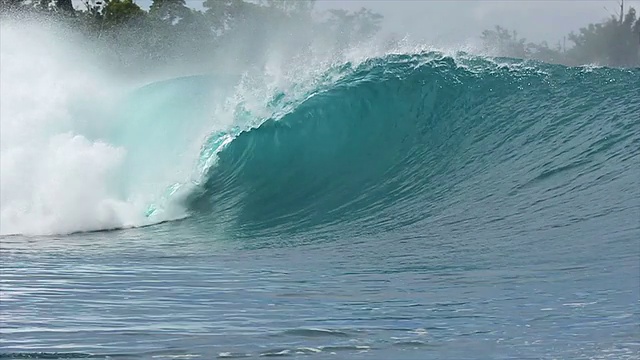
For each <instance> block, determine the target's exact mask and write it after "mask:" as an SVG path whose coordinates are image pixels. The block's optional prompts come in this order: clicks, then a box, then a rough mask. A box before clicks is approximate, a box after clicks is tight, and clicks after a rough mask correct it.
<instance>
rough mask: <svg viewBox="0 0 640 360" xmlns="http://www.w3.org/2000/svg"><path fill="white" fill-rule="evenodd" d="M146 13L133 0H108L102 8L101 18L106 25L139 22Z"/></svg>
mask: <svg viewBox="0 0 640 360" xmlns="http://www.w3.org/2000/svg"><path fill="white" fill-rule="evenodd" d="M145 16H146V13H145V12H144V11H143V10H142V9H141V8H140V7H139V6H138V5H136V4H135V3H134V2H133V0H108V1H107V3H106V5H105V7H104V9H103V10H102V19H103V22H104V24H105V25H107V26H118V25H122V24H131V23H132V22H136V23H140V22H141V21H142V20H143V19H144V17H145Z"/></svg>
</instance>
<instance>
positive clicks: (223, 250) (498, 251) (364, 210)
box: [0, 53, 640, 359]
mask: <svg viewBox="0 0 640 360" xmlns="http://www.w3.org/2000/svg"><path fill="white" fill-rule="evenodd" d="M502 62H503V63H502V64H501V63H500V62H498V61H491V60H487V59H482V58H476V57H461V58H455V59H454V58H451V57H448V56H444V55H441V54H437V53H421V54H404V55H393V56H386V57H381V58H372V59H369V60H367V61H364V62H362V63H358V64H344V65H341V66H338V67H334V68H331V69H329V70H328V71H327V72H326V73H325V74H323V75H322V76H320V77H319V78H318V79H316V80H317V81H316V82H315V83H313V84H312V85H313V86H307V87H306V88H304V89H303V91H302V90H300V91H297V92H296V93H295V96H293V95H291V94H287V93H286V92H283V93H277V94H275V95H274V96H273V98H272V99H271V100H270V102H269V103H268V105H267V106H266V107H265V111H264V112H260V111H258V112H257V113H256V110H255V109H253V111H250V110H247V109H242V111H236V112H235V117H236V119H235V120H236V121H234V123H233V125H232V126H231V125H229V126H226V127H221V128H218V129H215V131H212V132H210V133H208V135H207V136H205V137H204V141H203V142H200V143H198V144H197V145H198V147H199V149H198V154H199V156H198V159H197V161H196V162H195V166H194V169H195V170H193V171H191V172H189V175H188V176H186V177H184V178H185V179H187V180H184V181H178V182H176V183H175V184H164V185H163V186H164V187H165V188H167V189H168V190H166V192H165V193H164V195H163V197H161V198H158V199H156V201H154V202H152V203H147V204H146V205H145V207H143V208H140V209H141V210H140V211H141V212H144V214H145V215H146V219H150V220H149V221H146V220H145V221H143V222H140V223H138V225H144V224H147V223H149V222H151V223H152V222H153V221H152V220H153V219H155V217H156V216H158V214H163V211H165V210H166V209H167V208H168V206H169V205H168V204H173V206H175V205H176V204H178V205H180V207H181V208H183V209H184V211H185V212H184V214H185V215H186V216H187V217H186V218H184V219H182V220H177V221H169V222H164V223H160V224H156V225H151V226H147V227H140V228H133V229H128V230H118V231H103V232H91V233H76V234H71V235H64V236H59V235H37V236H33V235H31V236H23V235H6V236H4V237H3V238H2V273H1V278H0V279H1V280H0V281H1V282H0V285H1V287H0V289H1V300H2V301H1V303H0V316H1V317H0V320H1V323H2V326H1V328H0V334H1V337H0V350H1V351H0V352H1V353H2V354H1V355H0V357H4V358H25V357H35V358H75V357H97V358H106V357H109V358H164V357H166V358H184V357H189V358H203V359H209V358H216V357H222V358H223V357H260V356H269V355H271V356H290V357H301V358H307V357H308V358H310V359H324V358H331V359H334V358H349V359H360V358H362V359H442V358H451V359H479V358H496V359H553V358H558V359H608V358H610V359H637V358H639V351H640V341H639V340H638V339H640V327H639V326H638V324H639V323H640V321H639V320H640V311H639V307H638V306H639V305H640V297H639V292H640V285H639V284H640V188H639V185H640V157H639V155H640V150H639V146H640V71H639V70H637V69H636V70H620V69H608V68H566V67H562V66H553V65H544V64H537V63H518V62H513V61H508V60H504V61H502ZM507 63H508V64H507ZM219 81H221V80H219V79H216V78H211V77H206V76H205V77H193V78H186V79H185V78H183V79H176V80H172V81H168V82H163V83H158V84H154V85H152V86H149V87H146V88H144V89H141V90H140V91H139V92H137V93H136V94H135V95H134V101H133V102H132V104H133V109H137V112H136V111H134V110H131V108H128V107H126V106H125V107H124V110H123V109H120V111H121V115H122V117H121V119H123V120H124V121H123V122H118V121H115V120H114V124H118V126H121V128H117V129H119V130H118V131H115V132H114V131H104V132H102V133H96V132H95V129H93V130H94V132H93V133H91V134H90V135H86V136H87V137H88V138H91V137H92V136H93V137H95V138H100V139H103V140H104V141H106V142H107V143H109V144H113V145H114V146H122V147H124V148H126V149H128V150H129V153H128V155H127V156H126V160H125V162H124V164H125V165H124V166H123V169H125V170H122V169H121V171H125V172H124V174H126V175H127V176H129V177H125V178H123V179H126V180H127V181H124V180H122V181H119V182H118V181H116V183H118V184H120V185H122V187H120V188H119V191H120V192H119V193H123V194H126V193H127V191H131V189H133V188H135V187H134V186H131V181H130V179H137V180H139V181H142V182H143V183H145V182H144V181H147V179H148V178H150V177H154V178H155V177H157V174H159V173H161V170H162V169H163V168H164V167H163V164H164V162H165V161H167V162H169V161H179V160H181V159H182V158H181V157H180V156H178V155H175V154H173V153H172V152H170V151H168V150H166V149H174V148H177V147H179V146H181V145H184V144H186V143H192V142H193V141H194V140H193V138H190V136H191V135H193V134H200V131H201V129H202V126H201V124H203V123H204V124H206V122H207V116H206V114H207V111H209V110H210V109H207V108H206V106H203V104H204V103H206V99H205V98H204V97H203V98H200V97H199V96H200V95H202V94H206V95H207V96H213V95H211V94H213V93H215V92H216V91H219V90H220V86H221V85H219ZM225 81H231V82H233V80H232V79H226V80H225ZM189 91H191V92H189ZM176 94H182V96H174V95H176ZM158 97H160V99H165V97H166V98H170V99H172V101H171V102H167V101H164V100H160V101H159V100H158ZM150 99H153V100H150ZM207 99H211V97H209V98H207ZM145 104H150V105H153V106H146V105H145ZM162 114H164V115H162ZM167 114H168V115H167ZM265 114H266V115H265ZM162 116H170V117H173V118H175V117H179V118H180V119H181V121H180V122H173V123H164V122H158V120H157V119H158V118H159V117H162ZM132 119H133V120H132ZM193 124H198V125H197V126H194V125H193ZM114 128H116V127H114ZM123 128H126V129H125V130H123ZM163 129H164V130H163ZM167 129H168V130H167ZM145 130H148V131H147V132H146V134H147V135H149V134H152V135H153V136H149V137H146V138H144V139H143V138H142V137H141V138H140V139H139V142H141V143H143V144H144V145H140V146H138V147H136V146H134V143H135V144H137V143H138V141H136V134H137V135H138V136H140V134H144V133H145ZM174 137H175V138H176V139H177V140H173V139H174ZM148 139H152V140H148ZM153 139H155V140H153ZM140 149H147V150H146V151H148V152H152V153H155V152H156V151H157V152H160V153H161V154H162V155H163V156H158V157H155V158H154V159H153V161H150V160H149V157H148V155H149V154H148V153H145V152H144V151H142V150H140ZM142 164H144V167H145V169H147V171H144V172H143V171H139V169H141V168H142ZM188 167H192V166H191V165H189V166H188ZM127 169H128V170H127ZM149 169H151V170H149ZM127 171H128V172H127ZM118 174H120V173H118ZM145 184H146V183H145ZM171 185H172V186H171ZM4 211H5V208H4V204H3V212H4ZM100 214H102V213H100ZM23 215H24V216H25V217H27V218H28V216H27V215H28V214H27V215H25V214H24V213H23ZM4 216H5V214H4V213H3V224H2V225H3V227H5V229H6V228H7V226H8V225H7V219H15V218H16V215H15V213H14V216H13V217H6V218H5V217H4ZM109 219H111V218H109ZM19 220H21V221H15V222H14V223H11V225H13V228H14V229H18V230H17V231H5V230H4V229H3V233H9V232H17V233H20V232H22V233H28V232H29V231H28V230H29V229H28V226H27V225H28V224H29V222H28V221H25V219H24V218H20V219H19ZM97 223H98V224H107V225H104V226H102V227H101V226H97V227H93V228H91V227H89V228H86V227H83V226H78V227H77V228H73V226H72V227H71V228H69V227H68V226H67V225H68V224H67V225H65V226H67V228H66V229H67V230H69V231H67V232H73V231H75V230H99V229H101V228H108V227H110V226H112V225H113V224H114V222H112V221H108V222H106V223H105V222H97ZM25 224H27V225H25ZM92 224H93V223H92ZM72 225H75V223H73V224H72ZM121 225H123V226H127V225H129V224H127V223H122V224H121ZM134 225H135V224H134ZM25 226H26V227H27V229H26V230H25ZM115 226H118V223H117V222H116V223H115ZM21 229H22V231H20V230H21ZM54 229H56V228H55V227H54Z"/></svg>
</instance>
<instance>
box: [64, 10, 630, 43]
mask: <svg viewBox="0 0 640 360" xmlns="http://www.w3.org/2000/svg"><path fill="white" fill-rule="evenodd" d="M185 1H186V4H187V6H189V7H192V8H196V9H202V2H203V1H201V0H185ZM134 2H136V3H138V5H140V6H141V7H143V8H148V7H149V6H150V4H151V0H139V1H135V0H134ZM74 4H75V6H76V8H78V9H81V8H83V7H84V5H83V3H82V2H80V1H79V0H74ZM362 7H366V8H369V9H371V10H373V11H375V12H378V13H380V14H382V15H383V16H384V20H383V28H382V34H390V33H393V34H396V35H397V36H399V37H404V36H409V37H410V38H411V39H413V40H416V41H424V42H430V43H458V42H460V43H462V42H465V41H466V40H468V39H473V38H477V37H478V36H480V34H481V33H482V31H483V30H485V29H490V28H493V27H494V26H495V25H500V26H503V27H505V28H508V29H510V30H515V31H517V32H518V33H519V35H520V36H522V37H525V38H526V39H527V40H528V41H534V42H541V41H547V42H548V43H549V44H550V45H552V44H556V43H557V42H559V41H561V40H562V38H563V36H566V35H567V34H568V33H570V32H571V31H576V32H577V31H578V30H579V29H580V28H581V27H584V26H586V25H588V24H589V23H594V22H600V21H603V20H605V19H607V18H609V17H610V16H611V15H616V16H617V15H619V13H620V1H618V0H593V1H575V0H574V1H571V0H556V1H532V0H523V1H500V0H467V1H443V0H434V1H411V0H395V1H373V0H349V1H339V0H318V1H317V2H316V11H320V12H322V11H326V10H330V9H346V10H351V11H353V10H358V9H360V8H362ZM630 7H634V8H636V9H638V10H640V0H631V1H629V0H627V1H625V12H626V11H627V10H628V8H630ZM567 45H569V44H567Z"/></svg>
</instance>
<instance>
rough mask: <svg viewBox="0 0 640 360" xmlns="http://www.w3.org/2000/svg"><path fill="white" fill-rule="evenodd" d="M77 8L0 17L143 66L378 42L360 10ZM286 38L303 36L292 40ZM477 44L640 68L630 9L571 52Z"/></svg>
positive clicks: (42, 4) (234, 2)
mask: <svg viewBox="0 0 640 360" xmlns="http://www.w3.org/2000/svg"><path fill="white" fill-rule="evenodd" d="M83 1H84V8H82V9H75V8H74V6H73V4H72V1H71V0H0V13H3V14H6V13H18V14H27V15H29V14H36V15H38V16H40V15H46V16H47V17H51V18H55V19H63V21H64V22H65V23H68V24H70V25H71V26H72V27H74V28H76V29H80V30H81V31H82V32H83V33H84V34H86V35H87V36H89V37H92V38H93V39H94V40H96V41H98V42H100V43H103V44H107V45H108V46H106V47H104V48H105V49H107V50H106V53H107V54H106V55H110V56H118V57H119V58H120V60H121V62H122V63H125V64H147V65H148V66H159V65H160V66H161V65H162V64H171V63H175V62H176V61H190V62H196V61H199V60H203V61H204V60H206V59H209V60H210V57H211V54H214V53H215V51H216V50H217V49H221V48H225V47H224V45H229V44H232V43H233V44H236V45H239V47H240V48H244V49H245V50H244V52H241V53H240V54H236V55H242V56H236V59H239V58H244V59H247V60H246V61H250V60H251V58H255V57H259V54H260V53H261V52H264V51H266V50H267V49H265V44H266V43H267V42H266V40H267V39H268V38H269V37H270V36H271V37H272V39H273V38H274V37H281V38H282V39H283V41H284V42H287V41H289V42H292V44H291V47H292V48H295V49H305V39H311V38H315V37H319V36H321V35H322V36H324V37H325V38H326V39H327V40H330V41H328V42H330V43H331V46H334V47H336V48H337V49H336V48H334V49H333V50H341V49H342V50H344V49H346V48H348V47H349V46H352V45H353V44H354V43H357V42H359V41H366V40H367V39H371V38H373V37H374V36H376V35H377V34H378V33H379V31H380V29H381V24H382V20H383V17H382V15H380V14H377V13H375V12H372V11H371V10H369V9H366V8H362V9H361V10H359V11H355V12H349V11H346V10H330V11H329V12H327V13H326V14H323V16H321V17H318V16H313V9H314V5H315V0H296V1H282V0H253V1H245V0H204V2H202V4H201V5H202V8H201V9H194V8H192V7H190V6H188V4H187V1H193V0H152V3H151V6H150V8H149V9H148V10H144V9H142V8H141V7H140V6H138V5H137V4H136V3H135V2H134V1H133V0H83ZM90 1H91V2H90ZM189 5H194V4H189ZM292 31H295V32H297V33H298V34H294V35H306V36H292V34H291V32H292ZM300 32H303V33H304V34H300ZM480 39H481V41H482V44H483V46H484V50H485V52H486V53H489V54H491V55H496V56H505V57H515V58H524V59H535V60H540V61H544V62H551V63H561V64H566V65H583V64H600V65H608V66H620V67H638V66H640V19H638V16H637V14H636V11H635V9H633V8H630V9H628V11H627V13H626V14H624V13H621V14H620V16H619V17H611V18H609V19H606V20H605V21H603V22H600V23H596V24H589V25H587V26H585V27H583V28H581V29H579V31H578V32H572V33H570V34H568V35H567V36H566V37H565V42H566V40H568V41H569V46H567V45H566V44H565V43H561V42H558V43H557V44H556V45H555V46H550V45H549V44H548V43H547V42H542V43H532V42H527V40H526V39H524V38H521V37H519V36H518V33H517V32H515V31H511V30H507V29H505V28H503V27H500V26H496V27H495V28H494V29H489V30H485V31H484V32H483V33H482V34H481V37H480ZM307 45H308V44H307ZM226 48H230V47H226ZM123 49H126V51H125V50H123Z"/></svg>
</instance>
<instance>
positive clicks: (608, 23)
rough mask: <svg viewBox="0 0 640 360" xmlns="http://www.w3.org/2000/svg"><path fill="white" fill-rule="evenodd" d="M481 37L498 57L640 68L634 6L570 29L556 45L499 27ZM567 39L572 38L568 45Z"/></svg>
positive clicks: (639, 33) (639, 28) (638, 26)
mask: <svg viewBox="0 0 640 360" xmlns="http://www.w3.org/2000/svg"><path fill="white" fill-rule="evenodd" d="M481 39H482V41H483V46H484V48H485V51H487V52H489V53H493V54H495V55H499V56H507V57H516V58H523V59H534V60H540V61H544V62H549V63H559V64H565V65H571V66H575V65H585V64H597V65H605V66H614V67H640V19H639V18H638V16H637V14H636V10H635V9H634V8H629V10H628V11H627V12H626V14H625V13H623V12H622V13H621V14H620V16H619V17H617V16H611V17H610V18H609V19H606V20H605V21H603V22H600V23H596V24H589V25H587V26H585V27H583V28H581V29H580V30H579V31H578V32H571V33H570V34H568V35H567V36H566V37H565V38H564V39H563V41H562V42H558V43H557V44H556V45H555V46H553V47H551V46H549V44H548V43H547V42H542V43H538V44H536V43H532V42H527V40H526V39H524V38H521V37H519V36H518V33H517V32H516V31H510V30H507V29H505V28H503V27H500V26H496V27H495V28H494V29H491V30H485V31H484V32H483V33H482V36H481ZM566 40H569V46H568V47H567V46H566V44H565V42H566Z"/></svg>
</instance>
